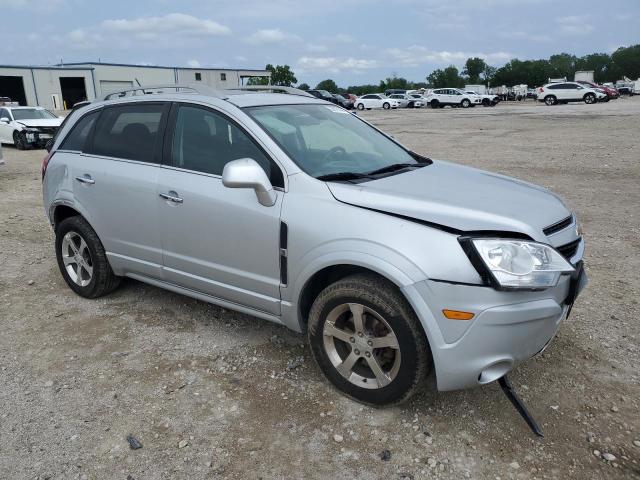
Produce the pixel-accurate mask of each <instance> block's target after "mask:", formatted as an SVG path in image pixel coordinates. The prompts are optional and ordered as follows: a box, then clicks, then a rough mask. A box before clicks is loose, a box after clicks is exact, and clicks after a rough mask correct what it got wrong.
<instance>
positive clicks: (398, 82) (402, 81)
mask: <svg viewBox="0 0 640 480" xmlns="http://www.w3.org/2000/svg"><path fill="white" fill-rule="evenodd" d="M412 87H413V85H412V84H411V82H409V81H408V80H407V79H406V78H403V77H398V76H397V75H395V74H392V75H391V76H390V77H387V78H386V79H385V80H381V81H380V91H381V92H384V91H385V90H388V89H390V88H397V89H400V90H410V89H411V88H412Z"/></svg>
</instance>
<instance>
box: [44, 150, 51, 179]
mask: <svg viewBox="0 0 640 480" xmlns="http://www.w3.org/2000/svg"><path fill="white" fill-rule="evenodd" d="M52 156H53V153H52V152H47V154H46V155H45V156H44V158H43V159H42V180H44V174H45V173H47V166H48V165H49V161H50V160H51V157H52Z"/></svg>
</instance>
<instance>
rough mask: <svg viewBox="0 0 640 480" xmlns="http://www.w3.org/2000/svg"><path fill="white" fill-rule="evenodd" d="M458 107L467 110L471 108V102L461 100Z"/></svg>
mask: <svg viewBox="0 0 640 480" xmlns="http://www.w3.org/2000/svg"><path fill="white" fill-rule="evenodd" d="M460 105H461V106H462V108H469V107H470V106H471V102H470V101H469V100H468V99H466V98H465V99H464V100H462V102H461V103H460Z"/></svg>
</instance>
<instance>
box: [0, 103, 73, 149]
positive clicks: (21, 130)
mask: <svg viewBox="0 0 640 480" xmlns="http://www.w3.org/2000/svg"><path fill="white" fill-rule="evenodd" d="M62 120H63V119H62V118H60V117H58V116H57V115H54V114H53V113H51V112H50V111H49V110H47V109H45V108H42V107H14V106H2V107H0V143H8V144H12V145H15V147H16V148H17V149H18V150H24V149H25V148H29V147H39V148H43V147H44V146H45V145H46V143H47V142H48V141H49V140H50V139H52V138H53V136H54V135H55V133H56V132H57V131H58V128H60V125H61V124H62Z"/></svg>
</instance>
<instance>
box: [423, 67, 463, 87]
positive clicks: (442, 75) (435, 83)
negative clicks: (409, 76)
mask: <svg viewBox="0 0 640 480" xmlns="http://www.w3.org/2000/svg"><path fill="white" fill-rule="evenodd" d="M427 82H428V83H429V85H430V86H431V87H433V88H444V87H453V88H457V87H463V86H464V79H463V78H462V77H460V74H459V73H458V69H457V68H456V67H455V66H453V65H449V66H448V67H447V68H445V69H444V70H442V69H440V68H439V69H437V70H434V71H433V72H431V73H430V74H429V76H428V77H427Z"/></svg>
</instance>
